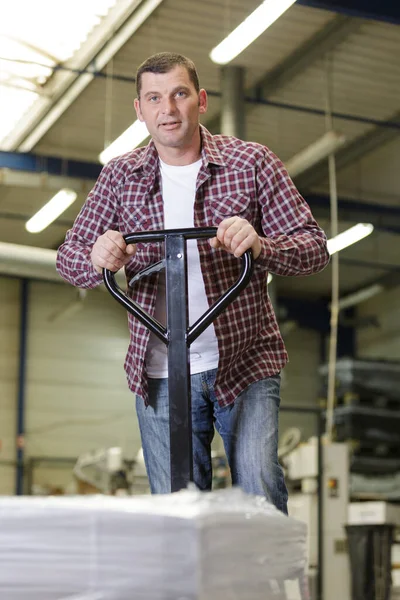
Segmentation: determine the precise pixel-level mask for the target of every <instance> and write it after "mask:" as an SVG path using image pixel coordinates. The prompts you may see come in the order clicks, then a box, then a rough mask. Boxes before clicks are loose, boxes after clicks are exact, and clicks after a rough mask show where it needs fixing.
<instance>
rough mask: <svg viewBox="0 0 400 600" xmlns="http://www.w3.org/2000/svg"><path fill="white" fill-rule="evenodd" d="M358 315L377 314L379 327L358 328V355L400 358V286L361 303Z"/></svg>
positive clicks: (391, 358)
mask: <svg viewBox="0 0 400 600" xmlns="http://www.w3.org/2000/svg"><path fill="white" fill-rule="evenodd" d="M358 316H359V317H368V316H376V317H377V320H378V327H371V326H369V327H365V328H361V329H359V330H358V332H357V355H358V356H359V357H364V358H384V359H390V360H400V287H396V288H393V289H392V290H388V291H385V292H382V293H381V294H378V295H377V296H375V297H373V298H371V299H370V300H367V301H366V302H363V303H362V304H360V305H359V307H358Z"/></svg>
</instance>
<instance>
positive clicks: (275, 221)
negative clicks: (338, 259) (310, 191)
mask: <svg viewBox="0 0 400 600" xmlns="http://www.w3.org/2000/svg"><path fill="white" fill-rule="evenodd" d="M200 130H201V140H202V149H201V159H202V165H201V168H200V171H199V174H198V178H197V185H196V199H195V205H194V225H195V227H216V226H218V224H219V223H220V222H221V221H222V220H224V219H226V218H228V217H231V216H233V215H238V216H240V217H242V218H245V219H247V220H248V221H249V222H250V223H251V224H252V225H253V226H254V228H255V229H256V231H257V232H258V234H259V235H260V236H261V245H262V250H261V254H260V256H259V257H258V258H257V260H256V261H255V269H254V273H253V276H252V279H251V281H250V283H249V284H248V286H247V287H246V288H245V289H244V290H243V291H242V292H241V294H240V295H239V296H238V298H236V299H235V300H234V301H233V302H232V303H231V304H230V305H229V306H228V308H226V309H225V311H224V312H223V313H222V314H221V315H220V316H219V317H218V318H217V319H216V320H215V321H214V327H215V332H216V336H217V339H218V347H219V365H218V373H217V379H216V384H215V392H216V395H217V398H218V401H219V403H220V404H221V406H226V405H228V404H230V403H232V402H233V401H234V400H235V398H236V396H237V395H238V394H239V393H240V392H241V391H242V390H243V389H244V388H246V387H247V386H248V385H249V384H251V383H252V382H254V381H257V380H259V379H262V378H265V377H267V376H268V375H273V374H276V373H278V372H279V371H280V370H281V369H282V368H283V367H284V365H285V364H286V362H287V361H288V356H287V352H286V349H285V346H284V342H283V340H282V337H281V335H280V332H279V327H278V324H277V320H276V318H275V314H274V310H273V307H272V304H271V301H270V299H269V297H268V291H267V284H266V280H267V274H268V272H271V273H272V274H277V275H283V276H296V275H310V274H312V273H316V272H318V271H321V270H322V269H323V268H324V267H325V266H326V265H327V263H328V261H329V254H328V251H327V246H326V236H325V234H324V232H323V231H322V230H321V228H320V227H319V226H318V224H317V223H316V221H315V220H314V218H313V216H312V214H311V211H310V208H309V206H308V205H307V203H306V202H305V200H304V199H303V198H302V196H301V195H300V193H299V192H298V191H297V189H296V188H295V186H294V184H293V182H292V181H291V179H290V177H289V175H288V173H287V171H286V169H285V167H284V166H283V164H282V162H281V161H280V160H279V159H278V158H277V157H276V156H275V154H273V153H272V152H271V151H270V150H269V149H268V148H266V147H265V146H262V145H260V144H256V143H251V142H244V141H241V140H239V139H236V138H233V137H229V136H223V135H215V136H213V135H211V134H210V132H209V131H207V129H205V128H204V127H203V126H201V125H200ZM109 229H113V230H118V231H120V232H121V233H122V234H123V235H126V234H128V233H133V232H142V231H146V230H149V231H152V230H158V229H164V213H163V198H162V191H161V179H160V171H159V160H158V154H157V151H156V148H155V145H154V142H153V141H150V143H149V144H148V145H147V146H146V147H143V148H138V149H135V150H133V151H132V152H129V153H127V154H125V155H123V156H120V157H118V158H115V159H113V160H111V161H110V162H109V163H108V164H107V165H106V166H105V167H104V168H103V169H102V172H101V174H100V175H99V178H98V180H97V182H96V184H95V186H94V188H93V189H92V191H91V192H90V193H89V195H88V198H87V200H86V202H85V204H84V205H83V207H82V209H81V211H80V213H79V215H78V216H77V218H76V220H75V223H74V225H73V227H72V228H71V229H70V230H69V231H68V232H67V235H66V238H65V242H64V243H63V244H62V245H61V246H60V248H59V250H58V255H57V270H58V272H59V273H60V275H61V276H62V277H63V278H64V279H66V280H67V281H68V282H70V283H71V284H72V285H75V286H78V287H81V288H93V287H95V286H97V285H98V284H100V283H101V282H102V275H101V274H99V273H97V272H96V271H95V269H94V268H93V265H92V263H91V260H90V253H91V249H92V246H93V244H94V242H95V241H96V240H97V238H98V237H99V236H100V235H101V234H103V233H104V232H105V231H107V230H109ZM162 246H163V243H161V242H160V243H146V244H141V243H139V244H138V245H137V253H136V255H135V256H134V257H133V258H132V259H131V261H130V262H129V264H128V265H127V266H126V267H125V270H126V274H127V278H128V280H130V279H131V278H132V277H133V275H135V274H136V273H138V272H139V271H141V270H142V269H144V268H145V267H148V266H149V265H151V264H153V263H155V262H157V261H159V260H161V259H163V258H164V255H163V247H162ZM198 248H199V253H200V261H201V269H202V273H203V278H204V284H205V290H206V294H207V298H208V301H209V304H210V305H211V304H213V303H214V302H215V301H216V300H217V299H218V298H219V297H220V296H221V295H222V294H223V293H224V292H225V291H226V290H227V289H228V287H230V286H231V285H232V283H234V282H235V281H236V280H237V278H238V276H239V273H240V270H241V261H240V260H238V259H237V258H235V257H234V256H232V255H231V254H229V253H227V252H226V251H224V250H222V249H218V250H214V249H213V248H211V246H210V244H209V242H208V240H198ZM158 277H159V274H158V273H154V274H151V275H149V276H146V277H143V278H142V279H139V280H138V281H137V282H136V283H135V284H134V287H133V289H132V290H131V291H130V293H131V294H132V297H133V299H134V300H135V301H136V302H138V303H139V304H140V305H141V306H142V307H143V309H144V310H145V311H147V312H148V313H149V314H150V315H154V309H155V299H156V294H157V282H158ZM128 320H129V330H130V343H129V347H128V351H127V355H126V359H125V365H124V366H125V371H126V374H127V379H128V384H129V387H130V389H131V390H132V391H133V392H135V393H137V394H139V395H140V396H141V397H142V398H144V400H145V401H147V398H148V394H147V377H146V367H145V363H144V358H145V352H146V346H147V342H148V339H149V331H148V329H146V327H145V326H144V325H143V324H142V323H140V322H139V321H138V320H137V319H136V318H135V317H133V316H132V315H128Z"/></svg>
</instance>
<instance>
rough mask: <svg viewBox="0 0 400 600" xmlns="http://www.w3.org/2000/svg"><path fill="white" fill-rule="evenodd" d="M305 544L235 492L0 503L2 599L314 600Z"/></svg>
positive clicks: (276, 516)
mask: <svg viewBox="0 0 400 600" xmlns="http://www.w3.org/2000/svg"><path fill="white" fill-rule="evenodd" d="M306 536H307V531H306V525H305V524H304V523H302V522H300V521H297V520H295V519H292V518H290V517H286V516H284V515H282V514H281V513H280V512H279V511H277V510H276V509H275V507H273V506H271V505H270V504H268V503H267V502H266V501H265V500H263V499H261V498H260V497H256V496H249V495H246V494H244V493H243V492H242V491H241V490H239V489H235V488H229V489H225V490H218V491H215V492H209V493H204V492H199V491H197V490H195V489H188V490H183V491H181V492H177V493H175V494H168V495H159V496H139V497H138V496H135V497H131V498H116V497H110V496H92V497H89V496H85V497H77V496H75V497H47V498H38V497H1V498H0V598H4V599H7V600H28V599H29V600H308V592H307V583H306V576H305V571H306V563H307V558H306Z"/></svg>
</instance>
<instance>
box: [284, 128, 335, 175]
mask: <svg viewBox="0 0 400 600" xmlns="http://www.w3.org/2000/svg"><path fill="white" fill-rule="evenodd" d="M345 141H346V137H345V136H344V135H343V134H342V133H340V132H338V131H328V132H327V133H325V135H323V136H322V137H321V138H320V139H319V140H317V141H316V142H313V143H312V144H311V145H310V146H307V148H305V149H304V150H302V151H301V152H299V153H298V154H296V155H295V156H293V158H291V159H290V160H288V161H287V162H286V163H285V166H286V169H287V171H288V173H289V175H290V176H291V177H296V176H297V175H300V173H303V172H304V171H307V169H310V168H311V167H313V166H314V165H315V164H317V163H318V162H320V161H321V160H324V159H325V158H328V156H329V155H330V154H332V152H335V151H336V150H337V149H338V148H340V146H342V145H343V144H344V142H345Z"/></svg>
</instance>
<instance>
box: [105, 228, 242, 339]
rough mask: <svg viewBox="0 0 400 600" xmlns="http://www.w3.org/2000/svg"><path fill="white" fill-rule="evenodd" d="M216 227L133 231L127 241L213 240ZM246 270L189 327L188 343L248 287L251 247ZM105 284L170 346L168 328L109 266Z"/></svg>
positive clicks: (106, 270)
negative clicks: (134, 297)
mask: <svg viewBox="0 0 400 600" xmlns="http://www.w3.org/2000/svg"><path fill="white" fill-rule="evenodd" d="M216 233H217V228H216V227H204V228H198V227H192V228H188V229H163V230H159V231H153V232H147V231H145V232H140V233H130V234H128V235H125V236H124V240H125V242H126V244H136V243H138V242H142V243H143V242H144V243H145V242H159V241H165V239H166V238H167V237H169V236H181V237H183V238H184V239H185V240H193V239H209V238H211V237H215V235H216ZM240 258H241V260H242V271H241V274H240V276H239V279H238V280H237V281H236V283H234V284H233V285H232V286H231V287H230V288H229V289H228V290H227V291H226V292H225V293H224V294H223V295H222V296H221V298H219V299H218V300H217V301H216V302H215V303H214V304H213V306H211V307H210V308H209V309H208V310H207V311H206V312H205V313H204V314H203V315H202V316H201V317H200V318H199V319H198V320H197V321H196V323H194V324H193V325H192V326H191V327H189V328H188V330H187V345H188V346H190V344H191V343H192V342H193V341H194V340H195V339H196V338H197V337H198V336H199V335H200V334H201V333H202V332H203V331H204V330H205V329H206V328H207V327H208V326H209V325H210V324H211V323H212V322H213V321H214V320H215V319H216V318H217V317H218V315H220V314H221V312H222V311H223V310H224V309H225V308H226V307H227V306H228V304H230V303H231V302H232V301H233V300H234V299H235V298H236V297H237V296H238V295H239V294H240V292H241V291H242V290H243V289H244V288H245V287H246V285H247V284H248V282H249V281H250V278H251V275H252V272H253V254H252V251H251V250H247V251H246V252H245V253H244V254H243V255H242V256H241V257H240ZM103 278H104V284H105V286H106V288H107V289H108V291H109V292H110V294H111V295H112V296H113V297H114V298H115V300H117V302H119V303H120V304H122V306H124V307H125V308H126V310H127V311H128V312H130V313H131V314H132V315H134V316H135V317H136V318H137V319H139V321H141V322H142V323H143V324H144V325H145V326H146V327H147V328H148V329H149V330H150V331H151V332H152V333H154V334H155V335H156V336H157V337H158V338H159V339H160V340H161V341H163V342H164V343H165V344H167V345H168V331H167V329H166V328H165V327H163V325H161V323H159V322H158V321H157V320H156V319H154V318H153V317H151V316H150V315H149V314H148V313H147V312H146V311H145V310H143V309H142V308H141V307H140V306H139V304H137V303H136V302H135V301H134V300H132V299H131V298H129V297H128V296H127V295H126V294H125V293H124V292H123V291H122V290H121V288H120V287H119V286H118V284H117V282H116V281H115V273H113V272H112V271H109V270H108V269H103Z"/></svg>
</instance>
